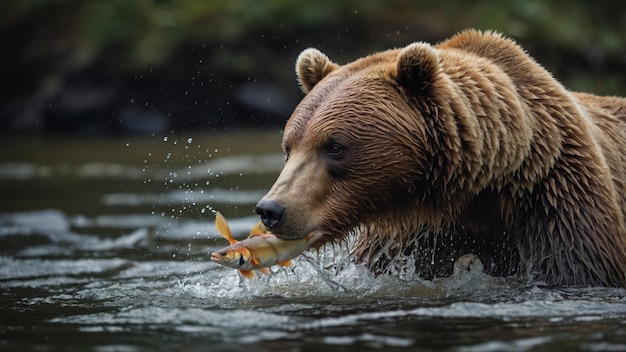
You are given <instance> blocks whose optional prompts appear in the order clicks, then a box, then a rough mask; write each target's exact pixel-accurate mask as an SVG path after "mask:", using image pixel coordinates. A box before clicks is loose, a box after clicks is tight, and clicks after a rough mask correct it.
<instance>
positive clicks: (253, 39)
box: [0, 0, 626, 114]
mask: <svg viewBox="0 0 626 352" xmlns="http://www.w3.org/2000/svg"><path fill="white" fill-rule="evenodd" d="M466 28H478V29H493V30H496V31H500V32H503V33H504V34H505V35H507V36H510V37H513V38H515V39H516V40H517V41H518V42H519V43H520V44H521V45H522V46H523V47H524V48H526V49H527V50H528V51H529V52H530V53H531V55H532V56H534V57H535V58H536V59H537V61H539V62H540V63H541V64H543V65H544V66H546V68H548V70H550V71H552V72H553V73H554V74H555V76H556V77H557V78H558V79H560V80H562V81H563V82H564V83H565V85H566V86H568V87H569V88H571V89H574V90H583V91H590V92H594V93H598V94H617V95H626V77H625V75H624V72H626V54H625V52H624V47H625V43H626V5H624V3H623V2H620V1H608V0H600V1H588V0H524V1H520V0H500V1H492V0H465V1H440V0H419V1H408V0H387V1H377V0H316V1H293V0H264V1H261V0H224V1H221V0H3V1H0V33H1V35H0V50H2V53H3V54H2V55H0V80H3V81H7V80H8V81H12V82H18V83H16V84H15V86H13V87H12V92H10V94H8V96H9V98H11V99H14V100H15V99H21V100H22V101H24V100H25V99H27V98H24V96H28V95H29V94H31V95H32V94H39V96H45V95H46V94H48V95H52V93H45V92H46V85H47V86H48V87H50V86H55V84H56V85H57V86H62V85H63V84H65V85H67V83H66V82H67V77H68V76H71V74H72V72H77V71H78V70H80V69H81V68H83V67H92V72H93V71H97V70H100V71H101V72H102V71H104V72H106V75H108V76H107V77H109V78H108V79H109V80H111V77H113V76H116V77H122V78H119V79H118V81H124V79H123V77H124V76H126V77H135V78H136V77H151V78H152V79H153V81H152V83H151V84H152V85H153V86H154V85H155V84H159V82H164V81H168V82H169V81H172V82H173V81H174V80H176V79H175V77H174V76H173V73H172V72H174V74H177V75H178V76H184V75H186V77H179V78H177V79H178V80H182V79H187V80H189V79H190V77H191V76H193V78H194V79H202V80H204V81H205V82H207V84H209V85H210V84H211V81H213V85H214V87H213V89H214V90H218V91H220V92H223V91H224V86H225V85H230V86H234V87H236V86H238V85H240V84H241V83H242V82H244V83H245V81H246V80H247V81H254V80H256V79H257V78H259V77H260V78H261V79H263V80H271V81H273V82H275V83H276V84H278V85H282V86H287V85H289V86H293V87H294V88H295V89H296V90H297V88H296V87H295V86H296V85H295V82H294V75H293V69H292V67H293V62H294V60H295V57H296V56H297V54H298V52H299V51H301V50H302V49H304V48H306V47H309V46H317V47H319V48H320V49H322V50H324V51H326V52H327V53H328V54H329V56H330V57H331V58H332V59H333V60H335V61H337V62H339V63H344V62H347V61H350V60H353V59H355V58H357V57H359V56H362V55H365V54H368V53H371V52H373V51H378V50H384V49H387V48H391V47H401V46H404V45H407V44H408V43H410V42H413V41H429V42H437V41H440V40H443V39H445V38H446V37H448V36H450V35H453V34H454V33H455V32H458V31H460V30H463V29H466ZM194 48H195V49H196V50H195V51H194V50H193V49H194ZM190 63H192V64H190ZM95 67H97V68H95ZM182 67H185V69H186V71H184V72H178V71H176V70H179V69H180V70H182V69H181V68H182ZM153 70H154V72H153ZM159 70H160V71H161V72H160V73H158V74H156V71H159ZM59 72H60V73H59ZM218 77H219V79H221V81H220V82H221V83H220V84H221V86H220V84H217V83H216V81H215V80H218ZM92 80H93V79H92ZM50 82H52V83H50ZM54 82H57V83H54ZM64 82H65V83H64ZM155 82H156V83H155ZM229 82H230V83H229ZM116 84H117V83H116ZM146 84H147V83H146ZM177 84H179V85H184V82H178V83H177ZM191 85H193V84H191ZM126 86H128V85H126ZM170 86H172V87H173V85H172V84H170ZM42 87H43V88H42ZM131 88H132V87H131ZM231 88H232V87H231ZM129 89H130V88H129ZM151 89H154V88H151ZM210 89H211V88H208V87H207V85H204V86H203V90H204V91H206V92H207V93H206V94H210ZM50 90H53V89H52V88H51V89H50ZM60 90H61V88H58V89H57V90H56V92H57V93H55V94H57V95H59V94H61V93H58V92H59V91H60ZM173 90H174V88H172V91H173ZM31 91H32V92H35V91H36V92H39V93H29V92H31ZM41 92H43V93H41ZM123 93H124V94H128V92H123ZM11 94H14V96H11ZM164 94H165V93H164ZM168 94H169V93H168ZM170 95H171V96H172V97H171V99H172V100H171V101H170V102H167V103H164V104H170V105H172V104H173V103H175V102H176V101H179V102H180V101H181V99H179V98H177V97H174V96H173V95H172V94H170ZM16 97H17V98H16ZM5 99H8V98H6V97H5ZM206 99H210V98H205V100H206ZM225 99H228V98H225ZM30 100H33V99H30ZM40 100H41V101H44V100H45V99H40ZM196 100H198V99H196ZM0 103H2V101H0ZM196 103H197V102H196V101H191V100H190V102H181V104H187V105H185V107H184V109H187V108H188V104H196ZM226 104H228V102H226ZM150 106H152V103H150ZM213 108H216V107H215V106H214V107H213ZM219 108H220V107H219V106H218V107H217V109H219ZM19 109H21V108H20V107H17V108H13V109H12V110H10V111H11V112H10V113H11V114H12V113H13V111H16V110H19ZM160 109H161V110H163V111H165V110H166V109H165V108H164V107H161V108H160ZM184 109H183V108H182V107H181V109H180V110H184Z"/></svg>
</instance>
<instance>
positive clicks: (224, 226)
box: [215, 211, 237, 244]
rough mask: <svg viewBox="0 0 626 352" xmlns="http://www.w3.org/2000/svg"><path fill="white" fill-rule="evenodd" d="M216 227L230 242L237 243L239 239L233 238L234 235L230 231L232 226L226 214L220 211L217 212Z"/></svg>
mask: <svg viewBox="0 0 626 352" xmlns="http://www.w3.org/2000/svg"><path fill="white" fill-rule="evenodd" d="M215 227H216V228H217V231H218V232H219V233H220V234H221V235H222V236H223V237H224V238H225V239H227V240H228V242H230V244H234V243H237V240H236V239H234V238H233V235H232V234H231V233H230V228H229V227H228V223H227V222H226V219H224V216H223V215H222V213H220V212H219V211H218V212H217V213H215Z"/></svg>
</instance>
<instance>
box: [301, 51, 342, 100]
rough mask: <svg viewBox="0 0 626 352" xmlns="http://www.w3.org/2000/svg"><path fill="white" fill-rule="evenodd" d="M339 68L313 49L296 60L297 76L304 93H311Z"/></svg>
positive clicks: (304, 52) (302, 53)
mask: <svg viewBox="0 0 626 352" xmlns="http://www.w3.org/2000/svg"><path fill="white" fill-rule="evenodd" d="M338 67H339V65H337V64H336V63H334V62H332V61H330V59H329V58H328V56H326V55H324V54H323V53H322V52H321V51H319V50H317V49H313V48H309V49H306V50H304V51H303V52H301V53H300V55H299V56H298V60H296V74H297V75H298V81H299V82H300V87H302V91H303V92H304V93H308V92H310V91H311V89H313V87H314V86H315V85H316V84H317V83H318V82H319V81H321V80H322V79H323V78H324V77H326V76H327V75H328V74H329V73H331V72H333V71H334V70H335V69H337V68H338Z"/></svg>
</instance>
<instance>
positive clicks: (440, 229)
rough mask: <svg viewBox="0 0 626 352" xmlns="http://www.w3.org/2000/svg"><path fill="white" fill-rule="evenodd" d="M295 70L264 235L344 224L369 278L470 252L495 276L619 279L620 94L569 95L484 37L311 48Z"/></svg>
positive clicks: (624, 144) (623, 139)
mask: <svg viewBox="0 0 626 352" xmlns="http://www.w3.org/2000/svg"><path fill="white" fill-rule="evenodd" d="M296 68H297V69H296V70H297V73H298V76H299V79H300V84H301V86H302V89H303V90H304V91H305V92H306V93H307V95H306V96H305V98H304V99H303V100H302V102H301V103H300V104H299V106H298V107H297V108H296V110H295V111H294V113H293V115H292V116H291V118H290V119H289V121H288V122H287V125H286V126H285V131H284V137H283V147H284V149H285V153H286V155H287V156H288V158H287V162H286V164H285V169H284V170H283V171H282V173H281V175H280V176H279V178H278V180H277V181H276V183H275V185H274V186H273V187H272V189H271V190H270V191H269V192H268V194H267V195H266V196H265V198H266V199H270V200H274V201H277V202H278V203H280V204H281V205H283V206H284V207H285V208H286V212H285V216H284V218H283V220H282V221H281V222H280V223H279V225H278V226H277V227H276V228H274V229H272V231H273V232H274V233H275V234H276V235H278V236H281V237H285V238H299V237H302V236H305V235H306V234H308V233H309V232H311V231H313V230H317V231H323V232H324V233H326V234H327V236H326V237H327V239H328V240H335V239H338V238H344V237H345V236H346V235H347V234H349V233H357V234H358V237H357V241H356V244H355V247H354V249H353V255H354V257H355V258H356V260H358V261H359V262H362V263H365V264H366V265H368V266H369V267H370V268H371V269H372V270H374V271H377V272H382V271H385V270H388V269H389V268H390V267H391V266H393V265H394V261H395V260H396V259H397V258H399V257H402V256H409V257H412V258H414V260H415V263H414V264H415V268H416V270H417V272H418V273H420V274H422V275H423V276H425V277H435V276H442V275H448V274H450V273H451V270H452V264H453V261H454V260H455V259H456V258H458V257H459V256H460V255H463V254H466V253H474V254H477V255H478V257H479V258H480V259H481V260H482V261H483V262H484V263H485V264H486V265H485V270H486V271H487V272H490V273H492V274H495V275H511V274H521V275H523V276H525V277H527V278H528V279H529V280H532V281H543V282H545V283H547V284H551V285H568V286H570V285H572V286H587V285H593V286H596V285H601V286H618V287H626V245H625V242H626V226H625V221H624V219H625V218H626V213H625V212H626V210H625V209H626V208H625V205H626V198H624V197H626V153H625V151H626V134H625V133H624V132H625V131H626V99H623V98H618V97H599V96H594V95H591V94H584V93H573V92H569V91H567V90H566V89H565V88H564V87H563V86H562V85H561V84H560V83H559V82H558V81H556V80H555V79H554V78H553V77H552V76H551V75H550V74H549V73H548V72H547V71H546V70H544V69H543V68H542V67H541V66H540V65H539V64H537V63H536V62H535V61H534V60H533V59H532V58H530V57H529V56H528V55H527V54H526V53H525V52H524V51H523V50H522V49H521V48H520V47H519V46H517V45H516V44H515V43H514V42H513V41H511V40H509V39H506V38H503V37H502V36H500V35H499V34H495V33H492V32H485V33H482V32H477V31H465V32H462V33H460V34H458V35H457V36H455V37H453V38H451V39H449V40H447V41H445V42H443V43H440V44H439V45H436V46H431V45H429V44H425V43H414V44H411V45H409V46H407V47H405V48H402V49H398V50H389V51H385V52H381V53H377V54H373V55H371V56H368V57H365V58H361V59H359V60H356V61H354V62H352V63H350V64H347V65H344V66H339V65H337V64H335V63H332V62H331V61H330V60H329V59H328V57H326V56H325V55H323V54H321V53H320V52H319V51H317V50H315V49H308V50H306V51H304V52H303V53H302V54H301V55H300V57H299V59H298V62H297V64H296ZM337 144H338V145H340V146H341V147H342V148H343V153H342V154H341V158H334V157H330V156H329V155H331V153H329V149H330V148H331V146H332V145H337Z"/></svg>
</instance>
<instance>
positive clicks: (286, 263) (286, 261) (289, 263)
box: [278, 259, 293, 266]
mask: <svg viewBox="0 0 626 352" xmlns="http://www.w3.org/2000/svg"><path fill="white" fill-rule="evenodd" d="M278 265H280V266H292V265H293V262H292V261H291V259H289V260H285V261H284V262H280V263H278Z"/></svg>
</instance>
